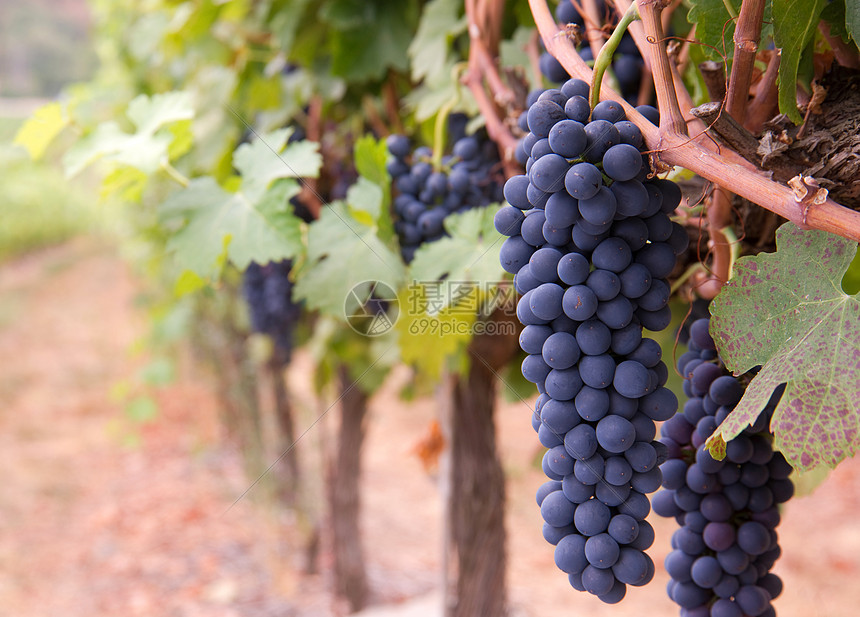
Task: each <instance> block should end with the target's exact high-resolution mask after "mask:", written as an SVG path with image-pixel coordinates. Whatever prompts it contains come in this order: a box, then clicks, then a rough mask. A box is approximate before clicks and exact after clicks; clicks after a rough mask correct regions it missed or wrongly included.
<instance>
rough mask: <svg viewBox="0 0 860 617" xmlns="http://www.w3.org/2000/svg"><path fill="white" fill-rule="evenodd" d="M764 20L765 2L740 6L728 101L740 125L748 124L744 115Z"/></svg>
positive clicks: (749, 1)
mask: <svg viewBox="0 0 860 617" xmlns="http://www.w3.org/2000/svg"><path fill="white" fill-rule="evenodd" d="M763 17H764V0H746V2H742V3H741V12H740V16H739V17H738V24H737V27H736V28H735V36H734V39H735V55H734V60H733V61H732V73H731V76H730V77H729V91H728V94H727V100H726V111H727V112H728V113H729V114H730V115H731V116H732V117H733V118H735V119H736V120H737V121H738V122H741V123H743V122H744V121H745V117H744V112H745V111H746V107H747V100H748V99H749V92H750V83H752V73H753V67H754V65H755V57H756V54H757V53H758V42H759V38H760V37H761V24H762V18H763Z"/></svg>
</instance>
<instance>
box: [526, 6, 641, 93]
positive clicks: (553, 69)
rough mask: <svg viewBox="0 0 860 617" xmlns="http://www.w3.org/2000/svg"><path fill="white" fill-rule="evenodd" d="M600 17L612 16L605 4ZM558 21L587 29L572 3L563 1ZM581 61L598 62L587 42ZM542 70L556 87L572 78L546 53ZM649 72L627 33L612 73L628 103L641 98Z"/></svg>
mask: <svg viewBox="0 0 860 617" xmlns="http://www.w3.org/2000/svg"><path fill="white" fill-rule="evenodd" d="M597 9H598V13H599V14H601V15H602V14H608V13H609V12H610V11H609V10H608V9H607V7H606V5H605V4H604V3H603V2H602V1H598V2H597ZM555 18H556V21H557V22H559V24H561V25H562V26H565V25H568V24H576V25H578V26H579V27H580V28H584V27H585V25H584V24H585V20H584V19H583V18H582V16H581V15H580V14H579V12H578V11H577V10H576V7H575V6H574V5H573V3H572V2H570V0H561V2H559V3H558V7H556V10H555ZM578 51H579V55H580V57H581V58H582V59H583V60H585V61H586V62H589V61H591V60H594V56H593V55H592V51H591V47H590V46H589V45H588V42H584V43H583V44H582V45H581V46H580V47H579V49H578ZM538 66H539V67H540V71H541V73H542V74H543V76H544V77H546V78H547V79H548V80H549V81H551V82H554V83H563V82H564V81H565V80H567V79H569V78H570V75H568V73H567V71H566V70H565V69H564V67H563V66H562V65H561V63H560V62H559V61H558V60H556V59H555V58H554V57H553V56H552V55H551V54H550V53H549V52H547V51H544V52H543V53H542V54H541V56H540V59H539V61H538ZM644 69H645V61H644V60H643V59H642V54H640V53H639V48H638V47H636V43H635V42H634V40H633V37H632V36H630V33H629V32H626V33H625V34H624V36H623V37H622V38H621V42H620V43H619V45H618V49H616V50H615V54H614V55H613V56H612V73H613V75H614V76H615V79H616V80H617V82H618V87H619V89H620V92H621V96H623V97H624V98H625V99H626V100H628V101H630V102H631V103H632V102H633V101H635V100H636V99H637V98H638V97H639V88H640V85H641V82H642V74H643V71H644Z"/></svg>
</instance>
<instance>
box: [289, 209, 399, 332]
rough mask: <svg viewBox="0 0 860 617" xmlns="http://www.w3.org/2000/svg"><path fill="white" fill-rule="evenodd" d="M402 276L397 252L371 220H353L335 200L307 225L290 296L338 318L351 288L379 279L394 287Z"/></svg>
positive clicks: (342, 317) (349, 212) (342, 315)
mask: <svg viewBox="0 0 860 617" xmlns="http://www.w3.org/2000/svg"><path fill="white" fill-rule="evenodd" d="M365 212H366V211H365ZM362 218H363V217H362ZM404 275H405V272H404V267H403V262H402V260H401V259H400V255H398V254H397V253H395V252H394V251H392V250H391V249H390V248H389V247H388V246H386V244H385V243H384V242H383V241H382V240H381V239H380V238H379V237H378V235H377V226H376V224H375V221H371V224H365V223H364V222H362V221H358V220H356V219H355V218H354V217H353V216H352V212H351V210H350V209H349V208H347V207H346V205H345V204H344V203H342V202H335V203H333V204H331V205H330V206H328V207H326V208H323V209H322V212H321V213H320V218H319V219H318V220H316V221H314V222H313V223H311V225H310V228H309V230H308V242H307V256H306V261H305V263H304V264H302V267H301V268H300V269H299V270H298V274H297V280H296V285H295V294H296V297H297V298H299V299H303V300H305V302H307V305H308V307H309V308H311V309H315V310H319V311H320V312H322V313H324V314H326V315H330V316H332V317H336V318H338V319H341V320H342V319H345V315H344V304H345V302H346V300H347V294H348V293H349V291H350V290H351V289H352V288H353V287H355V286H356V285H358V284H359V283H362V282H365V281H380V282H382V283H385V284H386V285H388V286H389V287H391V288H392V289H398V288H399V287H400V284H401V283H402V281H403V278H404Z"/></svg>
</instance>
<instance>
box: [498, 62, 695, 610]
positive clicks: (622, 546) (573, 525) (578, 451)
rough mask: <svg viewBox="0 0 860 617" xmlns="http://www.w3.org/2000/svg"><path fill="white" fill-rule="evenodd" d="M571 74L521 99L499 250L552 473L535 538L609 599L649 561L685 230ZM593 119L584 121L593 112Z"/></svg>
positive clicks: (670, 187)
mask: <svg viewBox="0 0 860 617" xmlns="http://www.w3.org/2000/svg"><path fill="white" fill-rule="evenodd" d="M587 98H588V85H587V84H586V83H585V82H583V81H580V80H575V79H572V80H569V81H567V82H566V83H565V84H564V85H563V86H562V87H561V88H560V89H550V90H546V91H545V92H543V93H542V94H540V96H539V97H538V98H537V100H536V101H535V102H534V104H533V105H531V107H530V108H529V110H528V113H527V121H528V128H529V130H530V132H529V134H528V135H527V136H526V137H525V139H524V140H523V141H524V149H525V151H527V152H528V154H529V157H528V159H527V162H526V170H527V173H526V175H522V176H514V177H512V178H511V179H509V180H508V182H507V183H506V184H505V187H504V193H505V198H506V200H507V201H508V203H509V204H510V205H509V206H506V207H504V208H502V209H501V210H499V212H498V213H497V215H496V220H495V224H496V228H497V229H498V231H499V232H500V233H502V234H504V235H506V236H509V237H508V239H507V240H505V242H504V244H503V246H502V248H501V251H500V259H501V263H502V266H503V267H504V269H505V270H506V271H508V272H510V273H513V274H515V278H514V285H515V287H516V289H517V291H518V292H519V293H520V294H522V297H521V298H520V299H519V301H518V304H517V316H518V317H519V320H520V321H521V322H522V323H523V324H524V325H525V328H524V329H523V331H522V334H521V336H520V345H521V347H522V348H523V350H524V351H525V352H526V353H527V354H528V356H527V357H526V358H525V360H524V361H523V365H522V371H523V375H524V376H525V377H526V379H528V380H529V381H531V382H533V383H535V384H536V385H537V388H538V391H539V392H540V393H541V395H540V397H539V398H538V401H537V404H536V406H535V414H534V417H533V426H534V428H535V430H536V431H537V433H538V438H539V439H540V442H541V444H543V445H544V446H545V447H546V448H548V451H547V453H546V455H545V456H544V459H543V468H544V471H545V472H546V474H547V476H548V477H549V478H550V481H549V482H547V483H546V484H544V485H543V486H542V487H541V488H540V490H539V491H538V494H537V501H538V503H539V505H540V508H541V514H542V516H543V518H544V521H545V522H546V525H545V526H544V537H545V538H546V539H547V541H549V542H550V543H552V544H554V545H556V549H555V562H556V564H557V565H558V567H559V568H560V569H561V570H562V571H564V572H566V573H567V574H568V575H569V580H570V584H571V585H572V586H573V587H574V588H576V589H578V590H581V591H582V590H584V591H588V592H590V593H592V594H594V595H597V596H598V597H599V598H600V599H601V600H603V601H604V602H608V603H614V602H618V601H620V600H621V599H622V598H623V596H624V594H625V593H626V586H627V585H644V584H645V583H647V582H648V581H649V580H651V578H652V577H653V574H654V564H653V562H652V561H651V559H650V558H649V557H648V556H647V555H646V554H645V553H644V550H645V549H647V548H648V547H649V546H651V544H652V542H653V541H654V530H653V529H652V527H651V526H650V524H649V523H648V522H647V521H646V520H645V517H646V516H647V515H648V514H649V512H650V509H651V505H650V502H649V499H648V497H647V496H646V495H647V494H648V493H651V492H654V491H656V490H657V489H658V488H659V487H660V484H661V482H662V474H661V472H660V469H659V466H658V465H659V463H660V462H661V460H662V459H663V458H664V456H665V450H666V448H665V446H663V445H662V444H661V443H659V442H656V441H654V438H655V436H656V427H655V424H654V422H655V420H656V421H660V420H666V419H668V418H670V417H672V416H673V415H674V414H675V412H676V411H677V406H678V400H677V398H676V397H675V395H674V394H673V393H672V392H671V391H670V390H668V389H667V388H665V387H664V384H665V383H666V380H667V378H668V374H669V371H668V368H667V367H666V365H665V364H664V363H663V362H662V360H661V358H662V351H661V349H660V345H659V344H658V343H657V342H655V341H654V340H651V339H648V338H644V337H643V336H642V330H643V327H644V328H647V329H649V330H653V331H657V330H662V329H664V328H666V327H667V326H668V325H669V322H670V321H671V312H670V310H669V308H668V306H667V303H668V300H669V291H670V288H669V284H668V283H667V282H666V277H667V276H669V274H670V273H671V272H672V270H673V268H674V266H675V259H676V255H678V254H680V253H682V252H683V251H684V250H686V247H687V244H688V238H687V234H686V232H685V231H684V229H683V228H682V227H681V226H680V225H678V224H677V223H674V222H672V221H671V220H670V219H669V214H670V213H671V212H673V211H674V210H675V208H676V207H677V206H678V204H679V202H680V200H681V192H680V190H679V189H678V187H677V186H676V185H675V184H673V183H672V182H669V181H666V180H658V179H654V180H649V179H648V178H647V176H648V175H649V166H648V165H647V163H646V162H645V160H644V158H643V155H642V153H641V151H640V150H641V148H642V147H643V140H642V135H641V133H640V132H639V129H638V128H637V127H636V126H635V125H634V124H633V123H631V122H629V121H627V120H626V119H625V114H624V110H623V109H622V108H621V106H620V105H619V104H617V103H615V102H612V101H604V102H601V103H599V104H598V105H597V106H595V108H594V110H593V112H592V111H591V110H590V109H589V105H588V102H587ZM589 118H590V121H589Z"/></svg>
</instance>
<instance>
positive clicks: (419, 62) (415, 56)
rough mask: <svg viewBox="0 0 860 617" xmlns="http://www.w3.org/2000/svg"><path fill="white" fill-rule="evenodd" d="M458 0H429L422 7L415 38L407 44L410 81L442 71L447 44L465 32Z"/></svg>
mask: <svg viewBox="0 0 860 617" xmlns="http://www.w3.org/2000/svg"><path fill="white" fill-rule="evenodd" d="M462 9H463V3H462V2H460V0H433V2H428V3H427V4H426V5H425V6H424V11H423V13H422V14H421V22H420V23H419V24H418V31H417V32H416V33H415V38H414V39H412V43H411V44H410V45H409V57H410V58H411V59H412V79H413V80H414V81H415V82H419V81H421V80H422V79H424V78H425V77H433V76H434V75H436V74H438V72H439V71H443V70H445V65H446V62H444V61H443V60H444V59H446V58H447V57H448V52H449V49H450V46H451V41H452V40H453V39H454V38H456V37H457V36H459V35H460V34H462V33H463V32H465V31H466V27H467V25H468V22H467V21H466V17H465V16H462V17H461V16H460V13H461V12H462Z"/></svg>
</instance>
